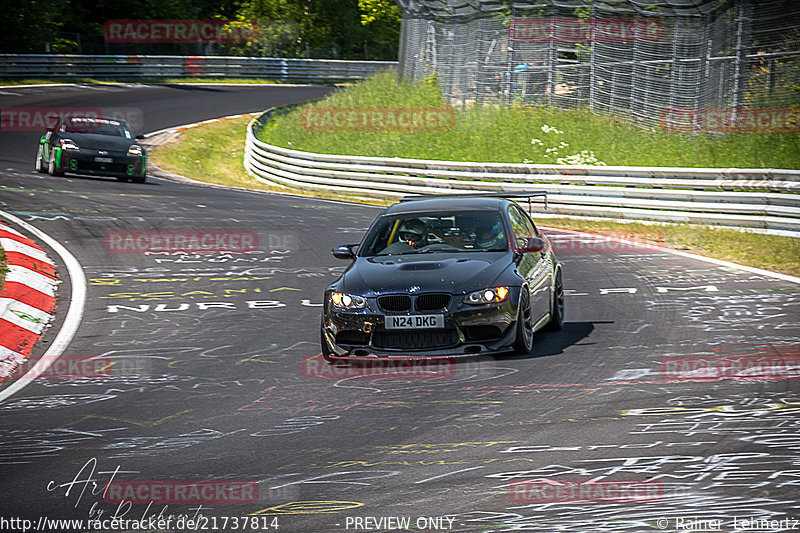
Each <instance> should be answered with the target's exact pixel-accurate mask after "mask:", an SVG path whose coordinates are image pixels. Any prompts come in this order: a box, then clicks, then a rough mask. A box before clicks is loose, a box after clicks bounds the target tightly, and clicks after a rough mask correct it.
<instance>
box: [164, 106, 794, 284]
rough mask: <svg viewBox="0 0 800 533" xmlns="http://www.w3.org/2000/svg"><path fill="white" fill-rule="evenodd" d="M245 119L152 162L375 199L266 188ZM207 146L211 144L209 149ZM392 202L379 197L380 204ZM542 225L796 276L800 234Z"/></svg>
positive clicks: (203, 130)
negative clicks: (257, 175) (249, 169)
mask: <svg viewBox="0 0 800 533" xmlns="http://www.w3.org/2000/svg"><path fill="white" fill-rule="evenodd" d="M249 120H250V119H249V118H240V119H231V120H225V121H221V122H215V123H211V124H204V125H201V126H198V127H196V128H192V129H190V130H187V131H185V132H183V133H182V134H181V135H180V136H179V137H178V138H177V139H175V140H174V141H172V142H170V143H168V144H166V145H164V146H162V147H159V148H157V149H156V150H154V151H153V153H152V154H151V157H152V160H153V162H154V163H155V164H156V165H158V166H159V167H160V168H163V169H164V170H169V171H170V172H174V173H176V174H180V175H182V176H186V177H188V178H192V179H195V180H198V181H202V182H206V183H214V184H218V185H228V186H234V187H244V188H248V189H256V190H265V191H280V192H290V193H293V194H300V195H303V196H314V197H320V198H332V199H339V200H347V201H356V202H362V203H371V204H377V203H380V202H376V201H374V200H366V199H364V198H361V197H358V196H357V195H351V196H349V195H337V194H335V193H322V194H317V193H316V192H312V191H308V190H302V189H290V188H279V187H270V186H267V185H264V184H262V183H261V182H259V181H256V180H255V179H254V178H252V177H251V176H249V175H248V174H247V173H246V172H245V171H244V168H243V166H242V156H243V153H244V138H245V132H246V128H247V123H248V122H249ZM210 147H215V149H214V150H210V149H209V148H210ZM388 203H393V202H384V203H383V204H384V205H388ZM540 222H541V224H542V225H543V226H547V227H553V228H564V229H572V230H577V231H585V232H588V233H597V234H604V235H613V236H616V237H621V238H628V239H632V240H637V241H645V242H650V243H652V244H656V245H659V246H664V247H671V248H676V249H680V250H685V251H688V252H691V253H696V254H699V255H704V256H707V257H713V258H716V259H722V260H725V261H732V262H734V263H740V264H743V265H748V266H752V267H756V268H764V269H767V270H773V271H775V272H781V273H784V274H790V275H795V276H800V262H798V260H797V258H798V257H800V239H794V238H791V237H776V236H770V235H761V234H755V233H742V232H738V231H734V230H727V229H717V228H704V227H698V226H689V225H648V224H638V223H630V224H623V223H615V222H612V221H603V220H599V221H595V220H575V219H568V218H548V219H542V220H541V221H540Z"/></svg>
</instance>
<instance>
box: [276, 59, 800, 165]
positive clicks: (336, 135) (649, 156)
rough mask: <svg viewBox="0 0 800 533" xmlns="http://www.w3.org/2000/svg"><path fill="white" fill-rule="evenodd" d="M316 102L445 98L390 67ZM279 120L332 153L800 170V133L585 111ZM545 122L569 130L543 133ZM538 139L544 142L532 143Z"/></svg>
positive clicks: (280, 139) (300, 142)
mask: <svg viewBox="0 0 800 533" xmlns="http://www.w3.org/2000/svg"><path fill="white" fill-rule="evenodd" d="M312 105H313V106H317V107H439V106H441V105H443V100H442V96H441V91H440V90H439V86H438V84H437V83H436V81H435V78H429V79H427V80H425V81H424V82H421V83H418V84H409V83H402V84H400V85H398V84H397V79H396V74H394V73H392V72H388V73H384V74H380V75H377V76H375V77H373V78H371V79H369V80H368V81H366V82H363V83H359V84H357V85H354V86H352V87H349V88H347V89H345V90H342V91H339V92H337V93H335V94H334V95H332V96H331V97H330V98H328V99H326V100H324V101H322V102H319V103H315V104H312ZM276 124H277V127H273V128H267V129H265V131H264V132H263V133H262V140H264V141H265V142H268V143H271V144H275V145H278V146H287V143H288V142H291V143H292V146H293V147H294V148H296V149H299V150H308V151H311V152H322V153H332V154H353V155H368V156H378V157H381V156H382V157H410V158H419V159H442V160H456V161H495V162H512V163H522V162H524V161H526V160H527V162H531V163H547V164H552V163H555V162H556V161H557V159H559V158H561V159H564V160H565V161H566V160H569V158H570V156H574V155H577V154H583V153H584V151H587V152H591V153H593V154H594V156H595V157H596V158H597V159H599V160H600V161H602V162H604V163H606V164H607V165H632V166H685V167H743V168H800V134H798V133H771V132H754V133H730V134H727V135H712V134H696V135H691V134H685V133H676V132H666V131H660V130H656V129H651V130H642V129H640V128H637V127H635V126H632V125H629V124H626V123H624V122H623V121H621V120H619V119H618V118H616V117H613V116H599V115H595V114H592V113H590V112H589V111H588V110H585V109H570V110H559V109H552V108H546V107H522V106H505V105H497V106H473V107H470V108H468V109H464V110H460V111H458V113H457V115H456V127H455V128H454V129H452V130H449V131H308V130H305V129H303V127H302V123H301V120H300V115H299V111H296V112H294V113H290V114H289V115H287V116H285V117H281V118H279V119H278V121H277V122H276ZM545 125H547V126H548V127H552V128H556V129H557V130H559V131H561V132H563V133H560V134H555V133H548V132H544V131H543V130H542V127H543V126H545ZM533 139H539V140H541V141H542V143H543V144H542V145H539V144H537V143H532V142H531V141H532V140H533ZM561 143H566V144H567V146H562V145H561ZM553 147H557V148H558V151H557V152H556V153H554V152H552V151H551V152H547V149H548V148H553ZM588 155H589V154H588V153H587V156H588ZM545 156H547V157H545ZM584 159H585V158H584Z"/></svg>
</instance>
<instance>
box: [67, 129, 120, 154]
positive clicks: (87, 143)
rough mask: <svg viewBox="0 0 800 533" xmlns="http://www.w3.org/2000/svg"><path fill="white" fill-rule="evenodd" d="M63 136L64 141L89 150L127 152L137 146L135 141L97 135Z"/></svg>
mask: <svg viewBox="0 0 800 533" xmlns="http://www.w3.org/2000/svg"><path fill="white" fill-rule="evenodd" d="M61 136H62V138H64V139H71V140H73V141H74V142H75V144H77V145H78V147H79V148H81V149H87V150H107V151H115V152H127V151H128V148H129V147H130V146H132V145H134V144H136V141H135V140H133V139H125V138H124V137H117V136H115V135H100V134H97V133H63V134H61Z"/></svg>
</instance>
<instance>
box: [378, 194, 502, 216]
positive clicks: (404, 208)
mask: <svg viewBox="0 0 800 533" xmlns="http://www.w3.org/2000/svg"><path fill="white" fill-rule="evenodd" d="M512 203H513V202H511V201H510V200H506V199H505V198H478V197H470V198H432V199H429V200H413V201H408V202H401V203H398V204H394V205H391V206H389V207H387V208H386V211H384V212H383V214H384V215H396V214H403V213H424V212H441V211H486V210H493V211H504V210H505V208H506V207H507V206H508V205H510V204H512Z"/></svg>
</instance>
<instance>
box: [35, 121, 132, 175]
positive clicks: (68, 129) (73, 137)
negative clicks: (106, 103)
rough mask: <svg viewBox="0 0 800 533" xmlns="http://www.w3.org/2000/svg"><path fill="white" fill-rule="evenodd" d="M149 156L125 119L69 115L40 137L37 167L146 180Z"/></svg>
mask: <svg viewBox="0 0 800 533" xmlns="http://www.w3.org/2000/svg"><path fill="white" fill-rule="evenodd" d="M146 159H147V154H146V153H145V151H144V148H142V147H141V146H140V145H139V144H137V142H136V137H135V136H134V135H133V133H131V130H130V128H129V127H128V125H127V124H126V123H125V122H124V121H122V120H118V119H114V118H103V117H66V118H63V119H61V120H60V121H59V122H58V123H57V124H56V126H55V127H54V128H53V129H50V130H47V132H46V133H45V134H44V135H42V137H41V138H40V139H39V147H38V148H37V152H36V165H35V168H36V170H37V171H38V172H47V173H48V174H50V175H51V176H61V175H63V174H64V172H72V173H75V174H90V175H99V176H113V177H116V178H117V179H118V180H121V181H126V180H132V181H134V182H135V183H144V181H145V176H146V172H147V160H146Z"/></svg>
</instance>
